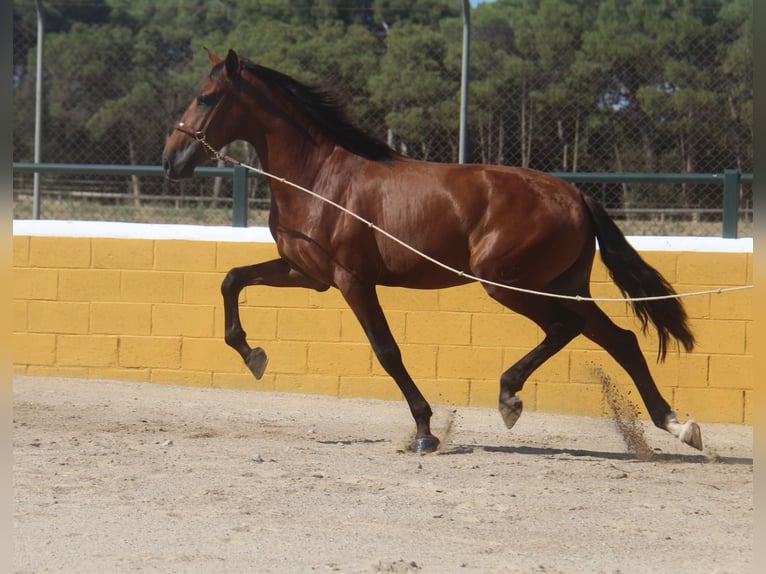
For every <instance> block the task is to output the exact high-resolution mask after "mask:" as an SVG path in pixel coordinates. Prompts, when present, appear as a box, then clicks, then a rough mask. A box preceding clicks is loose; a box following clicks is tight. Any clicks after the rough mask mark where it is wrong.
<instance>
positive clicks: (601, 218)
mask: <svg viewBox="0 0 766 574" xmlns="http://www.w3.org/2000/svg"><path fill="white" fill-rule="evenodd" d="M583 199H584V200H585V205H587V206H588V212H589V213H590V216H591V219H592V220H593V224H594V225H595V227H596V239H598V245H599V250H600V252H601V259H602V260H603V261H604V265H606V267H607V269H609V274H610V275H611V277H612V280H613V281H614V282H615V284H616V285H617V287H619V288H620V291H621V292H622V294H623V295H627V296H628V297H657V296H664V295H675V293H676V292H675V290H674V289H673V287H671V286H670V284H669V283H668V282H667V280H666V279H665V278H664V277H663V276H662V275H660V273H659V272H658V271H657V270H656V269H654V268H653V267H652V266H650V265H649V264H647V263H646V261H644V260H643V259H641V256H640V255H639V254H638V253H637V252H636V250H635V249H633V247H631V245H630V244H629V243H628V241H627V240H626V239H625V236H624V235H623V234H622V231H620V230H619V228H618V227H617V225H615V223H614V221H612V218H611V217H609V214H607V212H606V211H605V210H604V208H603V207H602V206H601V205H600V204H599V203H598V202H597V201H596V200H595V199H593V198H592V197H588V196H587V195H583ZM631 305H632V306H633V312H634V313H635V314H636V317H638V318H639V319H640V320H641V326H642V329H643V331H644V332H646V328H647V324H648V323H649V321H651V322H652V324H653V325H654V326H655V327H656V329H657V334H658V336H659V339H660V348H659V350H658V353H657V360H658V361H663V360H664V359H665V354H666V353H667V345H668V339H669V338H670V337H673V338H674V339H676V340H677V341H678V342H679V343H681V344H682V345H683V346H684V349H686V350H687V351H691V350H692V349H693V348H694V335H692V333H691V331H690V330H689V327H688V325H687V324H686V322H687V317H686V311H685V310H684V308H683V305H682V304H681V301H680V300H679V299H677V298H672V299H659V300H654V301H633V302H631Z"/></svg>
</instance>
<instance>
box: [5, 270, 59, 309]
mask: <svg viewBox="0 0 766 574" xmlns="http://www.w3.org/2000/svg"><path fill="white" fill-rule="evenodd" d="M58 282H59V274H58V271H55V270H53V269H31V268H30V269H27V268H18V267H17V268H15V269H14V270H13V298H14V299H29V300H36V301H40V300H54V299H56V298H58Z"/></svg>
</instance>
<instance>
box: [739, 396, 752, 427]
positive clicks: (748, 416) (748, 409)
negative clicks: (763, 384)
mask: <svg viewBox="0 0 766 574" xmlns="http://www.w3.org/2000/svg"><path fill="white" fill-rule="evenodd" d="M742 422H743V423H744V424H746V425H751V426H752V424H753V391H745V413H744V417H743V421H742Z"/></svg>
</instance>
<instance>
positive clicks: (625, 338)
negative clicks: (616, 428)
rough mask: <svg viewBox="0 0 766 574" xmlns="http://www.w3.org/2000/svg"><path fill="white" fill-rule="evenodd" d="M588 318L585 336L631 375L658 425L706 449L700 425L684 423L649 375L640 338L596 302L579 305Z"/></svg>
mask: <svg viewBox="0 0 766 574" xmlns="http://www.w3.org/2000/svg"><path fill="white" fill-rule="evenodd" d="M576 305H578V306H579V307H578V308H579V309H580V311H581V312H582V313H583V315H584V317H585V328H584V330H583V334H584V335H585V336H586V337H588V338H589V339H590V340H592V341H593V342H594V343H596V344H598V345H600V346H601V347H603V348H604V350H606V352H607V353H609V354H610V355H611V356H612V358H613V359H614V360H615V361H617V363H619V365H620V366H621V367H622V368H623V369H625V371H626V372H627V373H628V375H630V378H631V379H632V380H633V383H634V384H635V386H636V388H637V389H638V392H639V394H640V395H641V399H642V400H643V402H644V404H645V405H646V409H647V411H648V412H649V416H650V417H651V419H652V422H653V423H654V425H655V426H657V427H659V428H661V429H663V430H666V431H668V432H669V433H671V434H672V435H673V436H675V437H676V438H677V439H679V440H680V441H681V442H683V443H685V444H688V445H689V446H691V447H694V448H696V449H698V450H702V448H703V447H702V433H701V431H700V428H699V425H698V424H697V423H696V422H694V420H692V419H690V420H688V421H686V423H680V422H679V421H678V418H677V416H676V413H675V412H673V411H672V410H671V408H670V405H669V404H668V403H667V402H666V401H665V399H664V398H663V397H662V395H661V394H660V391H659V389H658V388H657V385H656V384H655V382H654V379H653V378H652V375H651V373H650V372H649V367H648V366H647V364H646V360H645V359H644V356H643V354H642V353H641V349H640V348H639V346H638V340H637V338H636V335H635V334H634V333H633V332H632V331H628V330H626V329H622V328H620V327H618V326H617V325H616V324H615V323H614V322H612V320H611V319H609V317H607V316H606V314H605V313H604V312H603V311H602V310H601V309H600V308H599V307H598V306H596V304H595V303H593V302H580V303H576Z"/></svg>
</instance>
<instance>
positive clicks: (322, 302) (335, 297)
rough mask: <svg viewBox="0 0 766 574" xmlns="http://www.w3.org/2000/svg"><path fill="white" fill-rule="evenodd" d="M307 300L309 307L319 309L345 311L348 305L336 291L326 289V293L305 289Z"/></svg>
mask: <svg viewBox="0 0 766 574" xmlns="http://www.w3.org/2000/svg"><path fill="white" fill-rule="evenodd" d="M306 293H307V294H308V299H309V307H314V308H321V309H343V310H344V311H345V310H347V309H348V308H349V307H348V303H346V300H345V299H344V298H343V295H341V294H340V291H338V290H337V289H327V290H326V291H314V290H313V289H306Z"/></svg>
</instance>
